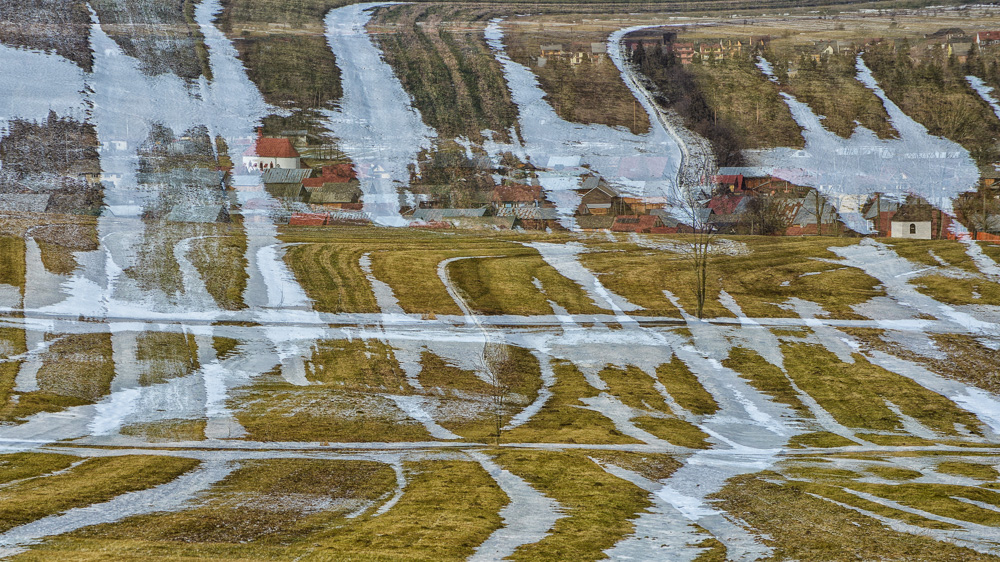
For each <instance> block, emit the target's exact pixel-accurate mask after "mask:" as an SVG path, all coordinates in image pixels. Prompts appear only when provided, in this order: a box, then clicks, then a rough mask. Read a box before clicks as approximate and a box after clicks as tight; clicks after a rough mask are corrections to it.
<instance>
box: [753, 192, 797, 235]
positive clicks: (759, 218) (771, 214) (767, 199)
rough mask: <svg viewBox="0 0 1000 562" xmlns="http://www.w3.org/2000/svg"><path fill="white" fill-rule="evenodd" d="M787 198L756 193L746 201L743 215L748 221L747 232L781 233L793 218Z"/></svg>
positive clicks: (760, 233)
mask: <svg viewBox="0 0 1000 562" xmlns="http://www.w3.org/2000/svg"><path fill="white" fill-rule="evenodd" d="M792 211H793V209H792V207H791V206H790V205H789V204H788V200H787V199H783V198H779V197H773V196H767V195H756V196H753V197H750V199H749V201H748V202H747V207H746V213H744V216H745V218H746V220H747V221H748V222H749V225H748V226H749V233H750V234H758V235H764V236H770V235H774V234H781V233H783V232H784V231H785V230H786V229H787V228H788V227H789V225H791V223H792V219H793V218H794V213H792Z"/></svg>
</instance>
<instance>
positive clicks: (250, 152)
mask: <svg viewBox="0 0 1000 562" xmlns="http://www.w3.org/2000/svg"><path fill="white" fill-rule="evenodd" d="M243 166H244V167H245V168H246V169H247V170H268V169H272V168H285V169H293V170H294V169H297V168H301V167H302V161H301V159H300V155H299V152H298V151H297V150H295V147H294V146H292V141H290V140H288V139H285V138H271V137H263V136H258V137H257V140H256V141H254V143H253V145H251V146H250V148H248V149H247V150H246V152H244V153H243Z"/></svg>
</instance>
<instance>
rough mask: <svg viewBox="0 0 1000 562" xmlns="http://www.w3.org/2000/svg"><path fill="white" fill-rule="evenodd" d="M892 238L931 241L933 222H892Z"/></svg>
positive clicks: (890, 235) (890, 232)
mask: <svg viewBox="0 0 1000 562" xmlns="http://www.w3.org/2000/svg"><path fill="white" fill-rule="evenodd" d="M889 237H890V238H914V239H917V240H930V239H931V221H892V228H891V230H890V231H889Z"/></svg>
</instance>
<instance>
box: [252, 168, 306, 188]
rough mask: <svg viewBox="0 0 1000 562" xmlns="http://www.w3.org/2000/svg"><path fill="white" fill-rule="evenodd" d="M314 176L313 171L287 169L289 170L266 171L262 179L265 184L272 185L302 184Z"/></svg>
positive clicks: (272, 169)
mask: <svg viewBox="0 0 1000 562" xmlns="http://www.w3.org/2000/svg"><path fill="white" fill-rule="evenodd" d="M311 175H312V170H310V169H308V168H305V169H302V168H300V169H294V170H293V169H287V168H271V169H269V170H265V171H264V175H263V176H262V177H261V179H262V180H263V182H264V184H265V185H266V184H271V183H302V180H304V179H306V178H308V177H309V176H311Z"/></svg>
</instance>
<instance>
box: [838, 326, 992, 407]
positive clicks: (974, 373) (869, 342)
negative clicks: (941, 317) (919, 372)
mask: <svg viewBox="0 0 1000 562" xmlns="http://www.w3.org/2000/svg"><path fill="white" fill-rule="evenodd" d="M851 333H852V335H854V336H855V337H856V338H858V339H859V340H860V341H861V342H862V344H863V345H864V346H865V347H866V348H871V349H877V350H880V351H885V352H888V353H892V354H893V355H896V356H897V357H902V358H905V359H907V360H910V361H914V362H916V363H918V364H923V365H924V366H926V367H927V368H928V369H930V370H932V371H934V372H935V373H941V374H944V375H945V376H948V377H950V378H953V379H956V380H959V381H962V382H964V383H966V384H970V385H973V386H976V387H979V388H983V389H986V390H988V391H990V392H993V393H1000V373H998V371H997V368H996V357H995V353H996V352H995V351H994V350H992V349H990V348H988V347H986V346H984V345H983V343H982V342H980V341H978V340H977V339H976V338H975V337H973V336H969V335H964V334H935V335H933V336H931V337H932V340H933V341H934V343H935V344H936V345H937V347H938V349H939V350H940V351H941V352H943V353H944V357H942V358H940V359H935V358H930V357H926V356H924V355H918V354H916V353H913V352H912V351H910V350H908V349H905V348H903V347H902V346H900V345H899V344H894V343H889V342H887V341H885V340H884V339H882V338H881V337H880V335H881V334H880V333H879V331H877V330H852V331H851Z"/></svg>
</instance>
